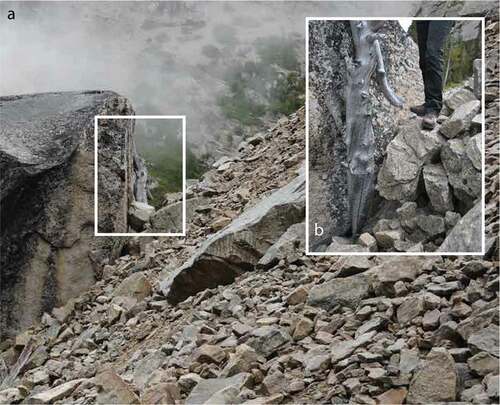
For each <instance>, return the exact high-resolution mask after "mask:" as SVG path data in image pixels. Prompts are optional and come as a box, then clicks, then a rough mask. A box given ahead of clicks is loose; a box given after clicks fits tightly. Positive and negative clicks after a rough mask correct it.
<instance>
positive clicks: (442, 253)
mask: <svg viewBox="0 0 500 405" xmlns="http://www.w3.org/2000/svg"><path fill="white" fill-rule="evenodd" d="M402 19H405V20H453V21H481V59H482V66H481V75H482V81H481V92H482V93H481V118H482V121H483V122H482V123H481V129H482V155H481V166H482V167H481V168H482V173H481V203H482V210H481V212H482V215H481V231H482V232H481V252H311V251H309V21H318V20H319V21H351V20H393V21H394V20H396V21H399V20H402ZM484 29H485V17H306V18H305V52H306V55H305V65H306V66H305V74H306V78H305V79H306V111H305V113H306V114H305V116H306V117H305V118H306V119H305V121H306V130H305V133H306V142H305V144H306V235H305V236H306V241H305V245H306V255H308V256H479V255H480V256H483V255H484V254H485V246H486V243H485V237H486V236H485V218H484V214H485V190H484V187H485V171H486V168H485V160H484V159H485V153H486V149H485V140H484V132H485V100H484V91H485V81H486V74H485V73H486V60H485V30H484Z"/></svg>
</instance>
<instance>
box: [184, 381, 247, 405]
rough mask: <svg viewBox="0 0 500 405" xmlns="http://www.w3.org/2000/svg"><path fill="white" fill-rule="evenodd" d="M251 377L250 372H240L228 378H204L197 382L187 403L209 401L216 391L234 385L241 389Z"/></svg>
mask: <svg viewBox="0 0 500 405" xmlns="http://www.w3.org/2000/svg"><path fill="white" fill-rule="evenodd" d="M249 378H250V374H248V373H240V374H236V375H234V376H232V377H227V378H208V379H203V380H201V381H200V382H199V383H198V384H196V386H195V387H194V388H193V390H192V391H191V393H190V394H189V396H188V397H187V398H186V404H193V405H195V404H196V405H199V404H204V403H207V401H208V400H209V399H210V398H211V397H212V396H213V395H214V394H215V393H217V392H220V391H222V390H224V389H228V388H229V387H234V388H236V389H237V390H238V391H239V390H241V388H243V387H244V386H245V385H246V384H248V381H249Z"/></svg>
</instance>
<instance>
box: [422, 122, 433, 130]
mask: <svg viewBox="0 0 500 405" xmlns="http://www.w3.org/2000/svg"><path fill="white" fill-rule="evenodd" d="M435 127H436V124H435V123H434V124H426V123H425V122H423V121H422V128H423V129H434V128H435Z"/></svg>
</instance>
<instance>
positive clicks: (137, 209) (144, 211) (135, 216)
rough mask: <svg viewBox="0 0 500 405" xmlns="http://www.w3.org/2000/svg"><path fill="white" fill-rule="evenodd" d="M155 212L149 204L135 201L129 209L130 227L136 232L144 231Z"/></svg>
mask: <svg viewBox="0 0 500 405" xmlns="http://www.w3.org/2000/svg"><path fill="white" fill-rule="evenodd" d="M154 212H155V208H154V207H153V206H151V205H149V204H146V203H142V202H139V201H133V202H132V204H131V205H130V207H129V209H128V220H129V224H130V226H131V227H132V228H133V229H134V230H136V231H142V230H143V228H144V225H146V224H147V223H148V222H149V218H150V217H151V215H152V214H153V213H154Z"/></svg>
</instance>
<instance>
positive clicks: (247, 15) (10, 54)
mask: <svg viewBox="0 0 500 405" xmlns="http://www.w3.org/2000/svg"><path fill="white" fill-rule="evenodd" d="M416 3H417V2H288V3H282V2H227V3H225V2H141V3H138V2H135V3H134V2H65V3H62V2H37V3H34V2H33V3H31V2H23V3H21V2H18V3H9V2H2V3H0V13H1V14H0V15H1V18H2V19H3V20H2V23H1V25H0V41H1V43H0V78H1V80H0V95H12V94H25V93H36V92H52V91H66V90H84V89H86V90H87V89H106V90H113V91H116V92H118V93H120V94H122V95H124V96H126V97H128V98H129V99H130V100H131V102H132V105H133V106H134V108H135V110H136V113H137V114H145V115H149V114H161V115H186V117H187V137H188V143H190V144H191V145H193V146H195V147H196V148H198V149H199V150H205V149H210V146H209V145H210V143H211V142H214V139H215V138H216V134H217V133H218V132H220V131H223V130H224V129H225V128H231V126H230V125H229V123H228V122H227V119H226V118H224V116H223V115H222V114H221V112H220V110H219V107H218V106H217V104H216V98H217V96H218V95H220V94H222V93H224V91H225V89H226V87H227V84H226V83H225V82H224V75H223V73H224V71H225V69H227V68H228V67H229V66H231V64H233V63H237V62H241V61H242V60H253V59H255V46H254V45H255V41H256V40H258V39H261V40H265V39H266V38H268V37H272V36H279V37H285V38H291V39H292V40H293V41H294V44H296V46H297V48H298V53H299V54H300V55H301V57H302V58H303V46H304V27H305V20H304V19H305V17H306V16H332V17H343V16H360V15H361V16H367V15H370V16H410V15H414V13H415V9H416ZM9 9H13V10H15V12H16V20H15V21H12V22H11V21H7V20H6V18H5V16H6V14H7V10H9Z"/></svg>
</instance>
